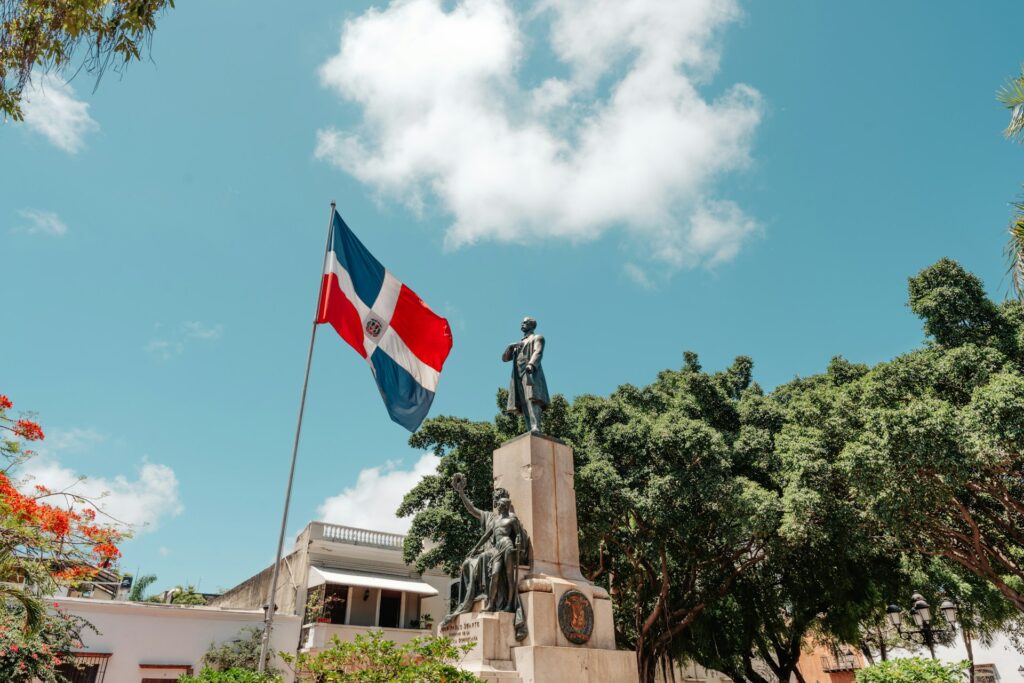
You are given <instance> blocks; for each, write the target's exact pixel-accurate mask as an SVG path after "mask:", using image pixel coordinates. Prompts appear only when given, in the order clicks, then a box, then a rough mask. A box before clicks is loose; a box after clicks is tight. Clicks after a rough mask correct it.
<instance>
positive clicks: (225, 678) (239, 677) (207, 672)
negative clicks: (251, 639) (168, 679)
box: [178, 667, 281, 683]
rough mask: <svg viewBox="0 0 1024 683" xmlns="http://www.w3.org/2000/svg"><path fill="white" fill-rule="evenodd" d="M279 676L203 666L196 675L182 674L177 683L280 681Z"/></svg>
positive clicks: (249, 670)
mask: <svg viewBox="0 0 1024 683" xmlns="http://www.w3.org/2000/svg"><path fill="white" fill-rule="evenodd" d="M280 682H281V677H280V676H279V675H277V674H272V673H262V674H261V673H258V672H256V671H253V670H251V669H240V668H233V669H223V670H221V669H212V668H210V667H203V668H202V670H201V671H200V672H199V675H198V676H182V677H181V678H179V679H178V683H280Z"/></svg>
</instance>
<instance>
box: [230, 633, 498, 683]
mask: <svg viewBox="0 0 1024 683" xmlns="http://www.w3.org/2000/svg"><path fill="white" fill-rule="evenodd" d="M470 647H471V646H463V647H462V648H458V647H456V646H455V645H453V644H452V641H451V640H449V639H448V638H434V637H429V636H428V637H425V638H415V639H413V640H412V641H411V642H409V643H405V644H403V645H397V644H395V643H394V642H393V641H390V640H386V639H385V638H384V632H383V631H376V630H374V631H370V633H369V635H366V634H358V635H356V638H355V641H352V642H342V641H341V640H340V639H339V638H338V636H334V637H333V638H332V639H331V645H330V647H328V648H327V649H325V650H322V651H320V652H318V653H317V654H315V655H310V654H308V653H304V652H300V653H299V654H298V655H291V654H288V653H285V652H282V653H281V657H282V658H283V659H284V660H285V661H286V662H288V663H289V664H292V665H293V666H294V668H295V672H296V674H297V675H299V676H305V677H310V678H312V679H313V680H316V681H322V682H323V683H479V681H480V679H478V678H477V677H476V676H474V675H473V674H471V673H468V672H466V671H462V670H461V669H459V668H458V667H457V666H456V665H457V663H458V662H459V661H460V660H461V659H462V657H463V655H464V654H465V652H466V651H468V650H469V649H470ZM246 683H248V682H246Z"/></svg>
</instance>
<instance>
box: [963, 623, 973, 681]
mask: <svg viewBox="0 0 1024 683" xmlns="http://www.w3.org/2000/svg"><path fill="white" fill-rule="evenodd" d="M964 647H965V648H966V649H967V659H968V661H970V663H971V668H970V669H969V673H970V675H971V679H970V683H974V647H973V645H972V643H971V632H970V631H968V630H967V629H964Z"/></svg>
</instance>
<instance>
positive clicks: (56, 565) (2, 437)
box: [0, 395, 125, 632]
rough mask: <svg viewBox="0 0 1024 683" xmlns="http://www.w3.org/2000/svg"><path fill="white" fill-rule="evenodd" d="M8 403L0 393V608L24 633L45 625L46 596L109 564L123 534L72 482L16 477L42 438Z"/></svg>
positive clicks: (40, 431) (36, 426)
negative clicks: (61, 485) (59, 484)
mask: <svg viewBox="0 0 1024 683" xmlns="http://www.w3.org/2000/svg"><path fill="white" fill-rule="evenodd" d="M13 405H14V404H13V402H12V401H11V400H10V399H9V398H8V397H7V396H4V395H0V578H3V579H5V580H6V581H7V582H8V583H4V584H2V585H0V613H3V612H5V611H10V610H11V609H12V607H13V608H14V609H15V610H16V611H17V613H18V614H19V615H21V617H22V618H24V619H25V626H26V628H27V629H28V631H29V632H38V631H39V629H40V628H42V627H43V626H44V625H45V623H46V622H45V620H44V619H43V615H44V614H45V611H46V604H45V600H44V598H45V596H48V595H52V594H54V593H55V592H56V589H57V587H58V586H74V585H76V584H77V583H80V582H82V581H87V580H89V579H92V578H94V577H95V575H96V574H97V572H98V571H99V569H100V568H104V567H108V566H110V564H111V563H113V562H114V561H116V560H117V558H119V557H120V555H121V552H120V551H119V550H118V548H117V543H119V542H120V541H121V540H122V539H123V538H125V533H124V532H123V531H122V529H121V528H119V527H118V526H116V525H114V524H111V523H100V522H98V521H97V516H98V515H101V514H102V512H100V511H99V508H98V507H97V506H96V504H95V503H94V502H93V501H89V500H87V499H85V498H82V497H81V496H79V495H77V494H76V493H75V492H74V485H72V486H71V487H69V488H67V489H63V490H51V489H49V488H47V487H46V486H44V485H42V484H38V483H37V484H34V485H33V484H32V483H31V482H30V481H28V480H24V479H20V478H19V476H18V471H19V467H21V466H22V465H23V464H24V463H25V462H27V461H28V460H29V459H31V458H33V457H35V455H36V453H35V451H33V450H32V449H31V448H30V446H31V444H32V443H34V442H37V441H42V440H43V439H44V438H45V436H46V435H45V433H44V432H43V429H42V427H40V425H39V424H38V423H36V422H34V421H33V420H31V419H29V418H28V417H26V416H21V417H18V418H15V417H11V416H10V415H9V412H10V410H11V409H12V408H13ZM26 491H28V492H27V493H26Z"/></svg>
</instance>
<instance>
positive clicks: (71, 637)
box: [0, 603, 96, 683]
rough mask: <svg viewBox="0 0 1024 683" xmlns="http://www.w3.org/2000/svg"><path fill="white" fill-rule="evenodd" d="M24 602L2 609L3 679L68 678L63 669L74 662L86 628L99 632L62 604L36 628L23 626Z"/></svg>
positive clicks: (51, 682) (23, 682)
mask: <svg viewBox="0 0 1024 683" xmlns="http://www.w3.org/2000/svg"><path fill="white" fill-rule="evenodd" d="M24 619H25V615H24V613H23V610H22V608H21V607H20V605H15V606H11V607H9V608H8V609H6V610H3V611H0V680H2V681H6V682H7V683H29V681H43V682H44V683H57V682H58V681H64V680H66V679H65V677H64V676H63V675H62V673H61V671H62V669H63V670H66V669H67V667H69V666H73V665H74V658H73V656H72V654H71V653H72V651H73V650H75V649H77V648H78V646H79V645H81V639H82V631H84V630H86V629H90V630H92V631H94V632H95V631H96V629H95V628H93V627H92V625H91V624H89V622H87V621H86V620H85V619H82V618H81V617H77V616H75V615H72V614H68V613H66V612H65V611H63V610H62V609H60V605H59V604H58V603H52V609H49V610H48V611H46V612H44V613H43V614H42V616H41V617H40V624H39V626H38V628H37V629H36V631H34V632H33V631H27V630H26V629H25V628H23V624H24Z"/></svg>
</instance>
